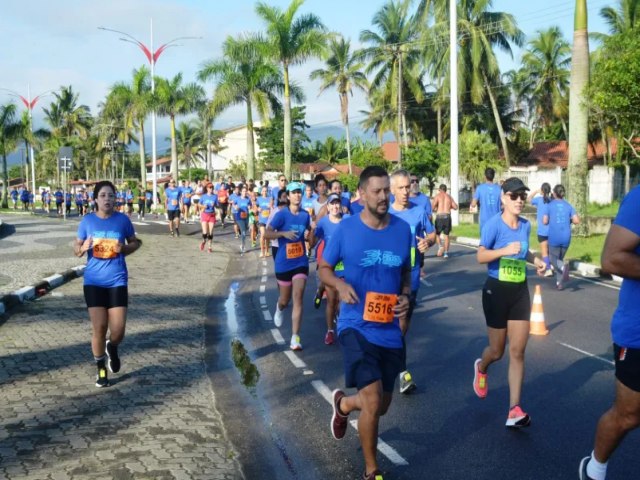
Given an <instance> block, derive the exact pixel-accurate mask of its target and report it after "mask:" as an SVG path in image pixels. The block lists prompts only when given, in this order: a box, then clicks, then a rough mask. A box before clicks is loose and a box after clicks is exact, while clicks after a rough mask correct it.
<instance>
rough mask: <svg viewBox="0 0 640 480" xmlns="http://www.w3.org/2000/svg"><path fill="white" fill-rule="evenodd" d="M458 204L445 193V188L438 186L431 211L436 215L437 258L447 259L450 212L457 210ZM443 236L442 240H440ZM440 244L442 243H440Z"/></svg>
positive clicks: (444, 186)
mask: <svg viewBox="0 0 640 480" xmlns="http://www.w3.org/2000/svg"><path fill="white" fill-rule="evenodd" d="M457 209H458V204H457V203H456V202H455V201H454V200H453V198H451V195H449V194H448V193H447V186H446V185H445V184H442V185H440V191H439V192H438V194H437V195H436V197H435V198H434V199H433V211H434V212H435V214H436V222H435V227H436V241H437V242H438V256H439V257H442V256H443V254H444V258H449V234H450V233H451V210H457ZM441 235H444V240H442V239H441ZM441 242H442V243H441ZM443 244H444V245H443Z"/></svg>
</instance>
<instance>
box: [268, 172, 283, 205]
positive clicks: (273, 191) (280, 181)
mask: <svg viewBox="0 0 640 480" xmlns="http://www.w3.org/2000/svg"><path fill="white" fill-rule="evenodd" d="M286 188H287V177H285V176H284V175H280V176H279V177H278V184H277V185H276V186H275V187H273V188H271V198H273V202H274V203H277V201H278V192H279V191H280V190H284V189H286Z"/></svg>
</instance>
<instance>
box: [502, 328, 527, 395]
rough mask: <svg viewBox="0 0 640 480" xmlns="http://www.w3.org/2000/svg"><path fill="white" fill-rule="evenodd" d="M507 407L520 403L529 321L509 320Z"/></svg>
mask: <svg viewBox="0 0 640 480" xmlns="http://www.w3.org/2000/svg"><path fill="white" fill-rule="evenodd" d="M507 335H508V336H509V407H510V408H511V407H513V406H515V405H520V395H521V393H522V382H523V380H524V351H525V349H526V347H527V340H528V339H529V322H528V321H523V320H509V321H508V322H507Z"/></svg>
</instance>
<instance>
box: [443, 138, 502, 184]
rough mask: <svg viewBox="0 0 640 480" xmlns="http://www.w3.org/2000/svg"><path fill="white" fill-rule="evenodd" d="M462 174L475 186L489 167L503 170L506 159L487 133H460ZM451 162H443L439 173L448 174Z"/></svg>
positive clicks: (498, 170)
mask: <svg viewBox="0 0 640 480" xmlns="http://www.w3.org/2000/svg"><path fill="white" fill-rule="evenodd" d="M459 161H460V175H463V176H465V177H466V178H467V180H469V181H470V182H471V183H472V184H473V186H474V187H475V185H477V184H478V183H480V182H482V181H483V179H484V171H485V169H486V168H487V167H491V168H493V169H495V171H496V172H501V171H502V170H504V168H505V164H504V160H502V159H500V158H499V157H498V147H497V146H496V144H495V143H493V142H492V141H491V138H490V137H489V135H487V134H486V133H478V132H476V131H474V130H471V131H467V132H464V133H463V134H462V135H460V156H459ZM449 172H450V165H449V163H443V164H442V168H441V169H440V172H439V174H440V175H442V176H448V175H449Z"/></svg>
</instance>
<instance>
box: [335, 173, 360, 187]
mask: <svg viewBox="0 0 640 480" xmlns="http://www.w3.org/2000/svg"><path fill="white" fill-rule="evenodd" d="M338 180H340V183H342V185H343V186H345V187H347V188H348V189H349V191H350V192H355V191H356V190H357V189H358V181H359V180H360V177H358V175H349V174H348V173H341V174H340V175H338Z"/></svg>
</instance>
